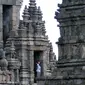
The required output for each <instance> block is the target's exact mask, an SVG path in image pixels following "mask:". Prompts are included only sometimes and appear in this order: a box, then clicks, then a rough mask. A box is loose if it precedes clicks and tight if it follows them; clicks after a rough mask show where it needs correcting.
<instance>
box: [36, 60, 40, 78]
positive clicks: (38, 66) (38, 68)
mask: <svg viewBox="0 0 85 85" xmlns="http://www.w3.org/2000/svg"><path fill="white" fill-rule="evenodd" d="M36 72H37V77H40V75H41V66H40V62H39V61H38V63H37V69H36Z"/></svg>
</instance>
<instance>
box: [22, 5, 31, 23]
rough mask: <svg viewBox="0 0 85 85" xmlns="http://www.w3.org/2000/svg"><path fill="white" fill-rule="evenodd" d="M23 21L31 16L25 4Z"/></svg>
mask: <svg viewBox="0 0 85 85" xmlns="http://www.w3.org/2000/svg"><path fill="white" fill-rule="evenodd" d="M22 17H23V21H25V22H26V21H28V20H29V18H30V15H29V12H28V8H27V6H26V5H25V8H24V12H23V16H22Z"/></svg>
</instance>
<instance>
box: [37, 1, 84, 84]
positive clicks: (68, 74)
mask: <svg viewBox="0 0 85 85" xmlns="http://www.w3.org/2000/svg"><path fill="white" fill-rule="evenodd" d="M58 6H59V9H58V10H57V11H56V13H55V19H57V21H58V22H59V25H58V26H59V29H60V35H61V36H60V38H59V41H58V42H57V44H58V50H59V58H58V61H57V62H56V66H55V68H54V71H53V76H51V78H50V77H48V78H41V79H38V85H85V0H62V4H59V5H58ZM43 83H44V84H43Z"/></svg>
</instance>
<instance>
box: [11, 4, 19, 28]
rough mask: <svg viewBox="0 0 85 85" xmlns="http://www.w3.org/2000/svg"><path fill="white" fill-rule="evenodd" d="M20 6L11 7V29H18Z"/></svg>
mask: <svg viewBox="0 0 85 85" xmlns="http://www.w3.org/2000/svg"><path fill="white" fill-rule="evenodd" d="M19 11H20V6H16V5H13V7H12V12H13V13H12V29H18V26H19V18H20V17H19V16H20V13H19Z"/></svg>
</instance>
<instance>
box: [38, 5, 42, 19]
mask: <svg viewBox="0 0 85 85" xmlns="http://www.w3.org/2000/svg"><path fill="white" fill-rule="evenodd" d="M38 20H42V11H41V9H40V6H39V7H38Z"/></svg>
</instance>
